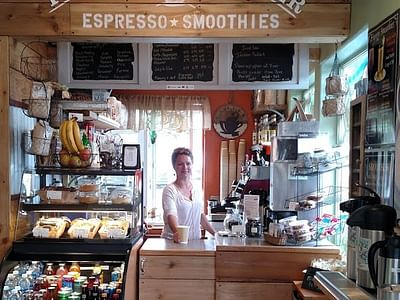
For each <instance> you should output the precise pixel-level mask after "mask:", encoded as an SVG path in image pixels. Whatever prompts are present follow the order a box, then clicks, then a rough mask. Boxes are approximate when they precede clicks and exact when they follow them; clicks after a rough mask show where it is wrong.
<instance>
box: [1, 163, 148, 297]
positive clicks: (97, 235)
mask: <svg viewBox="0 0 400 300" xmlns="http://www.w3.org/2000/svg"><path fill="white" fill-rule="evenodd" d="M142 185H143V182H142V170H140V169H137V170H124V169H100V168H87V169H85V168H82V169H65V168H64V169H62V168H37V169H35V170H26V171H25V172H24V175H23V177H22V182H21V196H20V203H19V210H18V216H17V222H16V229H15V238H14V242H13V244H12V247H11V249H9V252H8V254H7V255H6V256H5V258H4V260H3V261H2V264H1V270H0V286H1V292H2V293H3V290H4V285H5V282H6V279H7V277H8V276H9V273H10V271H15V270H16V269H18V270H24V269H25V268H29V266H30V265H31V264H32V261H38V262H39V264H42V265H46V264H47V263H53V265H54V266H56V267H57V266H58V264H60V263H62V264H65V265H66V266H69V265H70V264H72V262H78V263H79V264H80V265H81V270H82V274H81V275H82V276H86V279H88V278H89V277H90V276H97V277H98V276H100V275H98V274H95V270H99V268H100V270H101V278H99V277H98V278H97V280H98V281H97V283H98V288H99V290H100V291H102V290H108V291H110V290H112V289H113V288H114V291H115V290H116V289H117V288H119V289H120V293H119V295H118V299H124V296H125V295H124V293H125V292H126V288H127V285H126V278H127V276H128V272H130V273H131V274H132V273H133V274H136V263H137V262H136V261H132V259H133V260H135V258H132V257H135V255H134V253H132V249H134V248H135V246H137V244H138V243H140V242H141V240H142V237H143V230H144V228H143V201H142ZM83 186H85V189H84V188H83ZM89 186H90V187H91V188H94V190H95V192H93V193H92V194H88V192H86V188H88V187H89ZM82 191H84V192H82ZM89 195H90V196H89ZM89 200H90V201H89ZM132 266H134V267H133V270H132ZM96 268H97V269H96ZM128 270H129V271H128ZM114 271H115V272H118V271H119V276H118V279H116V278H117V277H115V276H114V277H113V275H115V273H113V272H114ZM42 272H45V270H43V271H42ZM19 275H21V274H19ZM75 275H76V274H75ZM129 276H130V275H129ZM50 279H51V280H53V281H56V282H57V280H59V281H61V283H59V285H64V282H63V278H58V279H55V278H52V277H50ZM131 279H132V278H131ZM116 280H117V281H116ZM65 284H67V283H65ZM106 284H108V285H106ZM133 284H134V283H133V282H132V285H133ZM59 287H60V286H59ZM130 293H132V292H130ZM111 297H112V296H110V299H111ZM115 297H117V296H115ZM132 297H134V295H130V296H129V297H128V299H131V298H132ZM35 299H36V298H35ZM115 299H117V298H115ZM125 299H127V298H126V297H125Z"/></svg>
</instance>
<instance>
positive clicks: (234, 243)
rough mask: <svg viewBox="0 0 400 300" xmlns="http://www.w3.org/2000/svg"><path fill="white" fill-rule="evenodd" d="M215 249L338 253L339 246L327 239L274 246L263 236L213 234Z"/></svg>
mask: <svg viewBox="0 0 400 300" xmlns="http://www.w3.org/2000/svg"><path fill="white" fill-rule="evenodd" d="M215 244H216V250H217V251H246V252H252V251H256V252H260V251H262V252H277V251H279V252H282V253H290V252H296V253H310V252H315V251H316V249H318V250H323V251H324V252H325V253H332V254H336V253H339V247H337V246H335V245H333V244H332V243H330V242H329V241H327V240H321V241H318V243H316V242H315V241H312V242H308V243H305V244H301V245H292V246H291V245H289V246H275V245H271V244H269V243H267V242H266V241H265V240H264V239H263V238H248V237H242V238H241V237H222V236H218V235H216V236H215Z"/></svg>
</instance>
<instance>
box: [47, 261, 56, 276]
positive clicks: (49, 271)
mask: <svg viewBox="0 0 400 300" xmlns="http://www.w3.org/2000/svg"><path fill="white" fill-rule="evenodd" d="M55 273H56V272H55V270H54V265H53V263H47V264H46V270H45V274H46V275H55Z"/></svg>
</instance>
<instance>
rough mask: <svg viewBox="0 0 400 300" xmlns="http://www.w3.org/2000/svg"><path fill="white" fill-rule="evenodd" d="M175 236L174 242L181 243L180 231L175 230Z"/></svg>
mask: <svg viewBox="0 0 400 300" xmlns="http://www.w3.org/2000/svg"><path fill="white" fill-rule="evenodd" d="M173 238H174V242H175V243H180V242H181V239H180V237H179V232H178V231H175V232H174V233H173Z"/></svg>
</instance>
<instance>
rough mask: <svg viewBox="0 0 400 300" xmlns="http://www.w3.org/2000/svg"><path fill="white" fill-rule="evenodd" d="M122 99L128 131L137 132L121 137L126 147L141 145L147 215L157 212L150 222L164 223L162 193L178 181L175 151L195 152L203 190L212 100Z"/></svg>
mask: <svg viewBox="0 0 400 300" xmlns="http://www.w3.org/2000/svg"><path fill="white" fill-rule="evenodd" d="M149 97H152V99H148V98H149ZM161 98H163V99H161ZM118 99H120V100H122V101H123V103H124V104H125V105H126V107H127V109H128V112H129V113H128V115H129V120H128V127H130V128H133V129H135V130H123V131H118V133H119V134H120V135H121V137H122V138H123V140H124V143H126V144H128V143H138V144H140V145H141V159H142V164H143V168H144V172H143V174H144V181H143V182H144V205H145V208H146V209H145V211H147V212H150V211H155V212H156V218H151V219H148V222H151V223H162V222H163V221H162V202H161V197H162V191H163V189H164V187H165V186H166V185H167V184H169V183H171V182H173V181H174V180H175V174H174V169H173V166H172V162H171V154H172V151H173V150H174V149H175V148H177V147H187V148H189V149H191V150H192V152H193V157H194V158H193V168H192V179H193V185H194V186H195V187H196V188H197V189H199V190H201V188H202V183H203V137H204V134H203V130H204V129H209V128H210V126H211V122H210V114H209V103H208V98H206V97H197V96H185V97H171V96H165V97H162V96H144V95H131V96H129V97H127V96H126V95H124V96H118ZM150 100H151V101H150Z"/></svg>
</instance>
